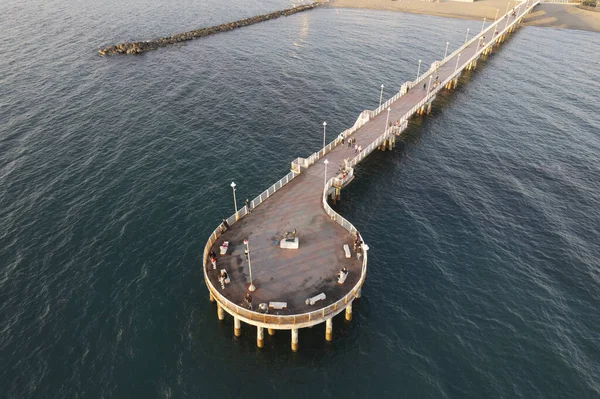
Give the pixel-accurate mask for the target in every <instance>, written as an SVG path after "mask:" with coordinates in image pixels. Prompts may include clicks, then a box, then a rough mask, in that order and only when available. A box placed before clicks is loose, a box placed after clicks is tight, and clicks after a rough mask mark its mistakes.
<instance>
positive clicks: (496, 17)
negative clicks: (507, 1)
mask: <svg viewBox="0 0 600 399" xmlns="http://www.w3.org/2000/svg"><path fill="white" fill-rule="evenodd" d="M499 11H500V9H499V8H496V16H495V17H494V22H496V20H497V19H498V12H499Z"/></svg>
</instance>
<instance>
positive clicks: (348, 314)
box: [346, 302, 352, 321]
mask: <svg viewBox="0 0 600 399" xmlns="http://www.w3.org/2000/svg"><path fill="white" fill-rule="evenodd" d="M346 320H348V321H350V320H352V302H350V303H349V304H348V306H347V307H346Z"/></svg>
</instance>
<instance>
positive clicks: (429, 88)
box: [427, 75, 433, 94]
mask: <svg viewBox="0 0 600 399" xmlns="http://www.w3.org/2000/svg"><path fill="white" fill-rule="evenodd" d="M431 78H433V75H429V83H428V84H427V94H429V92H430V91H431Z"/></svg>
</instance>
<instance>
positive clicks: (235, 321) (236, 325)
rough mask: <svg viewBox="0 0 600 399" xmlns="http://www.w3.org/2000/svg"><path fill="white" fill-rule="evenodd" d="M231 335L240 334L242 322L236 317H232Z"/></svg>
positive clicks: (237, 335)
mask: <svg viewBox="0 0 600 399" xmlns="http://www.w3.org/2000/svg"><path fill="white" fill-rule="evenodd" d="M233 335H235V336H236V337H239V336H240V335H242V323H241V322H240V319H238V318H237V317H234V318H233Z"/></svg>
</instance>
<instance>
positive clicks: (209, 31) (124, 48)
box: [98, 1, 325, 56]
mask: <svg viewBox="0 0 600 399" xmlns="http://www.w3.org/2000/svg"><path fill="white" fill-rule="evenodd" d="M324 3H325V2H322V1H317V2H314V3H312V4H306V5H303V6H298V7H294V8H288V9H285V10H281V11H275V12H272V13H269V14H264V15H257V16H254V17H250V18H244V19H240V20H239V21H235V22H228V23H224V24H221V25H216V26H211V27H209V28H200V29H196V30H192V31H189V32H184V33H178V34H175V35H172V36H167V37H161V38H159V39H153V40H146V41H141V42H125V43H120V44H116V45H114V46H109V47H105V48H102V49H100V50H98V54H99V55H101V56H104V55H114V54H140V53H144V52H146V51H150V50H156V49H157V48H159V47H165V46H168V45H171V44H177V43H181V42H185V41H188V40H194V39H199V38H201V37H205V36H210V35H214V34H216V33H221V32H227V31H230V30H234V29H237V28H242V27H244V26H249V25H253V24H256V23H259V22H263V21H268V20H271V19H275V18H279V17H284V16H285V17H287V16H288V15H292V14H297V13H299V12H302V11H308V10H312V9H313V8H315V7H318V6H320V5H322V4H324Z"/></svg>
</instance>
